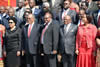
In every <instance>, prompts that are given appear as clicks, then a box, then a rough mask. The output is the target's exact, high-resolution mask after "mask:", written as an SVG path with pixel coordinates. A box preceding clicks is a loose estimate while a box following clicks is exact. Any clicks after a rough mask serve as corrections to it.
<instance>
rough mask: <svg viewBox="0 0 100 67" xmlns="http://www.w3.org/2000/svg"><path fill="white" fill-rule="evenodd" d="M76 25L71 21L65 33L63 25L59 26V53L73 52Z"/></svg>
mask: <svg viewBox="0 0 100 67" xmlns="http://www.w3.org/2000/svg"><path fill="white" fill-rule="evenodd" d="M76 33H77V25H74V24H73V23H71V25H70V27H69V29H68V31H67V33H66V34H65V33H64V25H61V26H60V39H59V42H60V43H59V53H61V54H63V53H65V54H72V55H73V54H74V53H75V44H76V42H75V41H76Z"/></svg>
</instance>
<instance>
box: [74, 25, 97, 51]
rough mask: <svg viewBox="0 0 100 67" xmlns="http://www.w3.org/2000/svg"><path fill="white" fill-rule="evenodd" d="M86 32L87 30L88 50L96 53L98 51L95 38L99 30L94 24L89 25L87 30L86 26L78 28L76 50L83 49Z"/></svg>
mask: <svg viewBox="0 0 100 67" xmlns="http://www.w3.org/2000/svg"><path fill="white" fill-rule="evenodd" d="M84 30H86V43H87V48H92V50H93V51H95V50H96V41H95V38H96V36H97V28H96V26H94V25H92V24H89V25H88V27H87V28H85V27H84V25H83V26H79V27H78V31H77V36H76V49H79V48H80V47H81V43H82V38H83V34H84V33H83V32H84Z"/></svg>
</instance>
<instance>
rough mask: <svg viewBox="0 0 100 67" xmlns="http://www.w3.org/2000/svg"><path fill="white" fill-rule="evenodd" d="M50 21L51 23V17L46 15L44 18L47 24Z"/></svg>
mask: <svg viewBox="0 0 100 67" xmlns="http://www.w3.org/2000/svg"><path fill="white" fill-rule="evenodd" d="M50 21H51V17H50V15H49V14H46V15H45V16H44V22H45V23H49V22H50Z"/></svg>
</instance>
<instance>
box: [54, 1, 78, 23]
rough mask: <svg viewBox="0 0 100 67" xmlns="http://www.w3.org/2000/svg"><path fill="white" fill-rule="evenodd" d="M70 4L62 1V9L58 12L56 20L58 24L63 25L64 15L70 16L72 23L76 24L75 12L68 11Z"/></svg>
mask: <svg viewBox="0 0 100 67" xmlns="http://www.w3.org/2000/svg"><path fill="white" fill-rule="evenodd" d="M70 4H71V2H70V1H68V0H66V1H64V5H63V8H62V10H61V11H60V12H59V16H58V17H57V18H56V19H57V20H58V21H59V22H60V24H63V19H64V16H65V15H69V16H71V18H72V21H73V23H76V12H75V11H74V10H71V9H70Z"/></svg>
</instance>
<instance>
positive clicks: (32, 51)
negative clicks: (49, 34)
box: [22, 14, 40, 67]
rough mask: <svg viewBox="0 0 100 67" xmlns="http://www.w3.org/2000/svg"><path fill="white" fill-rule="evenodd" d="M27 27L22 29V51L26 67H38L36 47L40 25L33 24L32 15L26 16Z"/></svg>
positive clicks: (33, 18)
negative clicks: (24, 55) (23, 51)
mask: <svg viewBox="0 0 100 67" xmlns="http://www.w3.org/2000/svg"><path fill="white" fill-rule="evenodd" d="M28 23H29V24H28V25H26V26H25V27H24V29H23V42H22V43H23V46H22V47H23V50H25V54H26V63H27V67H38V66H37V65H39V64H38V60H37V56H38V45H39V32H40V25H38V24H37V22H35V17H34V16H33V15H32V14H29V15H28Z"/></svg>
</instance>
